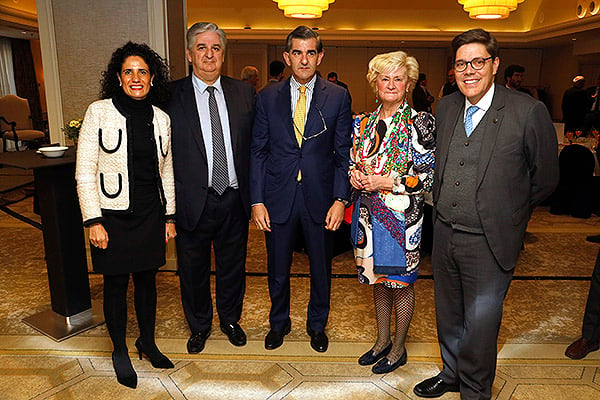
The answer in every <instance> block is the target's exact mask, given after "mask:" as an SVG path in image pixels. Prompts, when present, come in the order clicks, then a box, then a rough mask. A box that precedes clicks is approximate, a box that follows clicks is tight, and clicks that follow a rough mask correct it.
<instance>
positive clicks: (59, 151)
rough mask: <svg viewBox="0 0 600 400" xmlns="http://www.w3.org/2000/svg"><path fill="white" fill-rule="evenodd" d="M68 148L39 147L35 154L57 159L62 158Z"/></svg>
mask: <svg viewBox="0 0 600 400" xmlns="http://www.w3.org/2000/svg"><path fill="white" fill-rule="evenodd" d="M68 149H69V148H68V147H65V146H52V147H40V148H39V149H38V150H37V152H38V153H41V154H43V155H44V156H45V157H49V158H58V157H62V156H63V154H65V151H67V150H68Z"/></svg>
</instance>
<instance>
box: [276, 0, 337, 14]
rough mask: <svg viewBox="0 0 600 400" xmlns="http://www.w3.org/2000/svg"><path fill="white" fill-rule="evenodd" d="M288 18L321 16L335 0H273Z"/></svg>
mask: <svg viewBox="0 0 600 400" xmlns="http://www.w3.org/2000/svg"><path fill="white" fill-rule="evenodd" d="M273 1H274V2H275V3H277V5H278V6H279V8H280V9H281V10H283V15H285V16H286V17H290V18H304V19H310V18H321V16H322V15H323V11H327V9H328V8H329V4H331V3H333V2H334V1H335V0H273Z"/></svg>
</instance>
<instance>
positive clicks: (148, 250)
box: [91, 185, 166, 275]
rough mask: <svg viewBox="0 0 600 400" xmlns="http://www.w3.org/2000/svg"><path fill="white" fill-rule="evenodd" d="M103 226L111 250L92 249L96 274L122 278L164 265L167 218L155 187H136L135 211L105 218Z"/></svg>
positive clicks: (108, 248)
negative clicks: (128, 274) (121, 276)
mask: <svg viewBox="0 0 600 400" xmlns="http://www.w3.org/2000/svg"><path fill="white" fill-rule="evenodd" d="M102 225H104V229H106V232H107V233H108V247H107V248H106V249H105V250H102V249H99V248H97V247H94V246H92V247H91V253H92V264H93V268H94V271H95V272H98V273H102V274H105V275H120V274H127V273H131V272H140V271H146V270H150V269H157V268H159V267H160V266H162V265H165V263H166V257H165V216H164V212H163V209H162V205H161V202H160V196H159V193H158V188H157V186H156V185H143V186H136V187H135V188H134V196H133V212H132V213H131V214H124V215H105V216H104V220H103V222H102Z"/></svg>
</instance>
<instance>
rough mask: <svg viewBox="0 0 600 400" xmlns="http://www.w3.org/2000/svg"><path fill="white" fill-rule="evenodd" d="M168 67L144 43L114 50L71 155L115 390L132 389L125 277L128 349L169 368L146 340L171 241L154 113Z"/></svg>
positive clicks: (167, 173)
mask: <svg viewBox="0 0 600 400" xmlns="http://www.w3.org/2000/svg"><path fill="white" fill-rule="evenodd" d="M168 80H169V73H168V67H167V65H166V64H165V62H164V60H163V59H162V58H161V57H160V56H159V55H158V54H156V53H155V52H154V51H153V50H151V49H150V48H149V47H148V46H147V45H145V44H136V43H131V42H129V43H127V44H125V45H124V46H123V47H121V48H119V49H117V50H116V51H115V52H114V53H113V55H112V58H111V60H110V63H109V64H108V67H107V69H106V71H105V72H104V73H103V79H102V90H101V98H102V100H99V101H96V102H94V103H92V104H91V105H90V106H89V107H88V110H87V112H86V114H85V117H84V120H83V125H82V127H81V132H80V135H79V143H78V149H77V170H76V179H77V192H78V194H79V203H80V206H81V213H82V216H83V223H84V225H85V226H86V227H88V228H89V238H90V243H91V253H92V262H93V267H94V271H96V272H99V273H102V274H103V276H104V316H105V319H106V326H107V328H108V332H109V334H110V337H111V340H112V342H113V349H114V350H113V354H112V361H113V366H114V369H115V373H116V375H117V380H118V381H119V383H121V384H123V385H125V386H128V387H132V388H135V387H136V386H137V374H136V372H135V370H134V369H133V366H132V365H131V360H130V359H129V355H128V350H127V345H126V342H125V337H126V326H127V286H128V284H129V275H130V274H131V275H132V276H133V282H134V303H135V311H136V316H137V320H138V325H139V330H140V337H139V338H138V339H137V340H136V342H135V346H136V348H137V350H138V353H139V356H140V359H141V357H142V354H145V355H146V356H147V357H148V358H149V359H150V362H151V363H152V366H154V367H156V368H173V363H171V361H170V360H169V359H168V358H167V357H166V356H165V355H164V354H162V353H161V352H160V350H159V349H158V348H157V346H156V343H155V341H154V327H155V320H156V272H157V271H158V268H159V267H160V266H162V265H164V264H165V262H166V260H165V243H166V242H167V241H168V240H169V239H171V238H173V237H175V234H176V233H175V225H174V218H175V189H174V180H173V165H172V159H171V128H170V121H169V117H168V116H167V114H165V113H164V112H163V111H161V110H160V109H159V108H157V107H156V105H157V104H162V102H163V101H164V100H165V97H166V94H167V90H168V88H167V84H168Z"/></svg>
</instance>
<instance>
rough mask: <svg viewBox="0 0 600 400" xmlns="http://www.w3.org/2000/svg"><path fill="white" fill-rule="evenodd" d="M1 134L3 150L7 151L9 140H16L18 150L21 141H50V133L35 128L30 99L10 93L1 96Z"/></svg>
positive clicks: (37, 142)
mask: <svg viewBox="0 0 600 400" xmlns="http://www.w3.org/2000/svg"><path fill="white" fill-rule="evenodd" d="M0 136H2V151H6V142H7V140H12V141H14V142H15V149H16V150H17V151H19V150H20V148H19V141H20V142H26V143H27V142H28V143H36V144H39V143H48V142H49V137H48V133H47V132H46V133H45V132H42V131H39V130H36V129H33V122H32V119H31V111H30V108H29V101H28V100H27V99H24V98H22V97H18V96H15V95H13V94H8V95H6V96H4V97H0Z"/></svg>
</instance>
